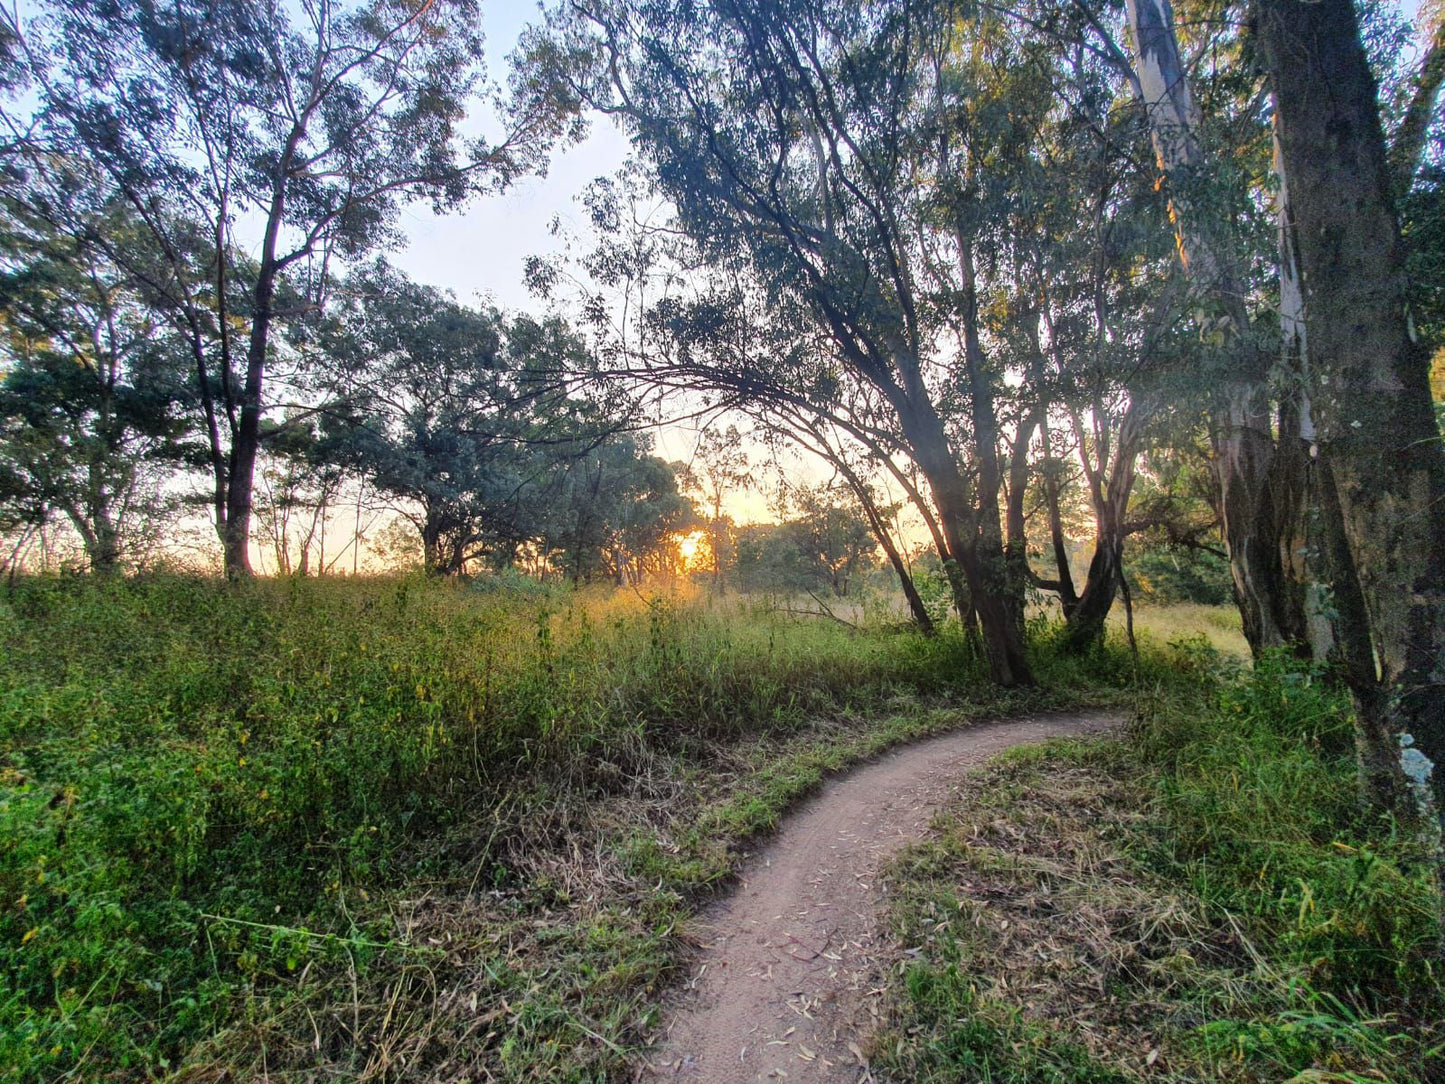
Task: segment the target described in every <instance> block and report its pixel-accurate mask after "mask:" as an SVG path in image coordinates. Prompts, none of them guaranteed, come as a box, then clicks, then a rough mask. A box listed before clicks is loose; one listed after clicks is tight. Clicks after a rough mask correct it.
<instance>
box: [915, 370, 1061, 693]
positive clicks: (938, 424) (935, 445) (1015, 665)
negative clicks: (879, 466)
mask: <svg viewBox="0 0 1445 1084" xmlns="http://www.w3.org/2000/svg"><path fill="white" fill-rule="evenodd" d="M900 421H901V422H902V425H903V429H904V432H905V433H906V434H907V435H908V440H909V443H910V445H912V447H913V453H914V454H913V458H914V462H916V463H917V464H918V467H919V470H921V471H922V472H923V476H924V477H925V478H926V479H927V480H928V485H929V488H930V489H931V490H932V492H933V503H934V505H935V506H936V507H937V509H938V519H939V527H940V529H941V530H942V532H943V537H944V541H945V542H946V543H947V545H948V553H949V556H950V557H952V558H953V560H955V561H956V562H957V563H958V567H959V568H960V569H961V570H962V572H963V577H964V580H965V581H966V582H967V585H968V601H969V602H971V603H972V609H973V611H974V612H976V613H977V615H978V623H979V627H980V631H981V632H982V636H983V643H984V650H985V652H986V654H987V656H988V664H989V673H990V676H992V678H993V680H994V681H996V682H997V683H998V684H1000V685H1002V686H1004V687H1006V688H1008V687H1012V686H1016V685H1031V684H1033V673H1032V671H1031V670H1030V668H1029V663H1028V657H1027V655H1026V653H1025V650H1024V640H1023V629H1022V628H1021V627H1020V625H1019V622H1018V621H1017V620H1016V616H1017V615H1016V614H1015V612H1014V607H1013V606H1011V605H1010V603H1009V589H1008V583H1007V580H1008V569H1007V566H1006V563H1005V560H1004V552H1003V544H1002V538H1001V537H1000V535H1001V532H1000V531H999V529H998V528H999V524H998V503H997V501H996V500H995V502H994V506H993V520H994V530H993V531H991V532H989V531H980V530H979V529H978V526H977V524H976V522H975V520H976V514H975V511H974V507H973V502H972V501H971V500H970V499H969V492H968V483H967V481H966V480H965V479H964V477H963V474H962V472H961V471H960V470H959V468H958V463H957V462H956V461H955V459H954V457H953V452H952V450H951V449H950V448H949V446H948V440H947V437H946V435H945V433H944V429H943V422H942V420H941V419H940V418H939V417H938V414H937V413H936V412H935V411H934V410H933V407H932V404H931V403H929V402H928V401H927V400H926V398H925V399H923V400H922V402H919V401H918V400H917V399H915V400H914V401H913V402H912V403H911V404H910V409H908V410H906V411H900ZM956 601H957V602H959V608H960V609H963V608H964V606H965V605H967V603H965V602H964V600H961V599H956ZM965 621H966V619H965Z"/></svg>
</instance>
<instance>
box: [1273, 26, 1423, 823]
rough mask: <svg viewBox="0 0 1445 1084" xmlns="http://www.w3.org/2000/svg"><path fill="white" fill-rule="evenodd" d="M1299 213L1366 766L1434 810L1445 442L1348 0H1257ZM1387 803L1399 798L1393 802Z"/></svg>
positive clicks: (1327, 510) (1317, 406)
mask: <svg viewBox="0 0 1445 1084" xmlns="http://www.w3.org/2000/svg"><path fill="white" fill-rule="evenodd" d="M1257 32H1258V36H1259V41H1260V45H1261V51H1262V55H1263V59H1264V63H1265V67H1266V70H1267V72H1268V74H1269V77H1270V82H1271V88H1272V91H1273V93H1274V97H1275V112H1276V116H1277V117H1278V133H1279V142H1280V159H1281V163H1282V166H1283V169H1284V173H1285V176H1286V177H1287V179H1288V182H1289V192H1290V206H1291V210H1292V214H1293V218H1294V222H1295V225H1296V227H1297V236H1298V239H1299V256H1300V271H1301V272H1302V275H1301V278H1302V281H1303V283H1304V306H1305V309H1304V311H1305V323H1306V326H1307V328H1308V331H1309V349H1310V364H1311V366H1312V372H1311V374H1310V386H1311V392H1312V397H1311V399H1312V403H1313V408H1314V420H1315V424H1316V426H1317V429H1318V436H1319V443H1320V450H1321V456H1322V458H1323V460H1324V462H1325V464H1326V466H1327V468H1328V471H1329V478H1330V481H1331V483H1332V486H1333V494H1334V497H1335V502H1334V503H1332V502H1329V501H1325V502H1322V514H1323V515H1325V516H1326V517H1328V516H1330V515H1332V514H1335V513H1338V516H1339V524H1340V529H1341V533H1342V535H1343V541H1344V544H1345V550H1346V552H1345V553H1344V554H1343V555H1342V557H1343V558H1344V559H1345V560H1347V561H1348V563H1349V565H1350V570H1352V571H1353V573H1354V576H1355V577H1356V579H1357V580H1358V583H1359V585H1360V588H1361V594H1362V597H1363V601H1364V606H1365V610H1366V616H1367V618H1368V623H1369V635H1370V641H1371V643H1370V646H1371V647H1372V648H1373V658H1374V661H1375V664H1376V665H1375V666H1371V667H1368V669H1367V668H1366V667H1365V666H1364V665H1363V659H1361V660H1360V662H1361V665H1360V666H1359V667H1358V668H1356V667H1351V668H1350V670H1349V673H1350V682H1351V686H1352V690H1353V691H1354V694H1355V703H1356V712H1357V715H1358V716H1359V719H1360V734H1359V737H1360V741H1361V743H1362V746H1363V747H1364V750H1365V755H1363V756H1362V757H1361V763H1362V767H1363V768H1364V769H1365V770H1366V771H1367V772H1368V771H1372V770H1380V766H1381V765H1383V764H1387V763H1389V762H1391V761H1393V772H1395V773H1398V775H1397V776H1396V782H1395V785H1393V786H1390V787H1387V788H1385V789H1386V790H1387V791H1390V792H1399V793H1406V792H1408V793H1412V794H1413V795H1414V797H1415V799H1416V802H1415V803H1414V810H1413V811H1414V812H1415V813H1416V814H1418V815H1419V816H1420V817H1421V818H1422V819H1424V820H1426V822H1427V823H1431V827H1432V830H1433V834H1434V836H1435V838H1436V840H1438V831H1439V823H1438V821H1436V820H1434V816H1433V815H1432V807H1433V814H1434V815H1438V814H1439V813H1440V812H1441V811H1445V767H1438V768H1437V765H1441V764H1442V760H1445V688H1442V686H1445V454H1442V450H1441V445H1440V432H1439V429H1438V428H1437V426H1436V423H1435V415H1434V408H1433V404H1432V402H1431V397H1430V389H1429V384H1428V371H1429V361H1430V359H1429V355H1428V353H1427V351H1426V349H1425V347H1424V345H1423V344H1421V342H1420V341H1419V339H1418V337H1417V336H1416V335H1415V331H1414V327H1413V325H1412V323H1411V320H1410V315H1409V312H1408V311H1407V308H1406V279H1405V271H1404V264H1405V250H1404V247H1403V245H1402V242H1401V239H1400V231H1399V224H1398V222H1397V221H1396V218H1395V212H1394V204H1393V193H1392V181H1391V175H1390V170H1389V165H1388V160H1387V157H1386V152H1385V142H1384V137H1383V134H1382V131H1381V128H1380V120H1379V114H1378V109H1377V105H1376V88H1375V81H1374V78H1373V76H1372V75H1371V73H1370V69H1369V64H1368V62H1367V60H1366V56H1365V51H1364V48H1363V46H1362V44H1361V41H1360V36H1359V27H1358V23H1357V21H1356V15H1355V10H1354V7H1353V5H1352V4H1351V2H1350V0H1311V2H1308V3H1303V2H1300V0H1260V3H1259V7H1258V20H1257ZM1397 811H1399V810H1398V809H1397Z"/></svg>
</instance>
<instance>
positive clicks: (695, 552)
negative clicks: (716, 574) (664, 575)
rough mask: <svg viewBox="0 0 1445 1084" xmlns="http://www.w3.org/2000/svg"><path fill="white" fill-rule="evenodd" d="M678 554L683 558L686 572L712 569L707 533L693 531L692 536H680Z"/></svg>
mask: <svg viewBox="0 0 1445 1084" xmlns="http://www.w3.org/2000/svg"><path fill="white" fill-rule="evenodd" d="M677 553H678V556H680V557H681V558H682V570H683V571H684V572H695V571H696V570H697V569H700V568H710V567H711V564H710V558H711V555H710V553H709V552H708V544H707V532H706V531H693V532H692V533H691V534H685V535H678V536H677Z"/></svg>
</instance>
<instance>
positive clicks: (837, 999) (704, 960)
mask: <svg viewBox="0 0 1445 1084" xmlns="http://www.w3.org/2000/svg"><path fill="white" fill-rule="evenodd" d="M1118 722H1119V720H1118V719H1116V718H1113V717H1110V716H1105V715H1099V714H1083V715H1037V716H1032V717H1027V718H1023V719H1015V720H1010V721H1007V722H995V723H987V724H981V725H976V726H971V727H966V728H964V729H961V730H957V731H954V732H952V733H949V734H945V735H943V736H941V737H937V738H933V739H931V740H928V741H925V742H920V743H918V744H916V745H911V746H906V747H904V748H902V749H899V750H896V751H895V752H893V753H891V754H888V755H886V756H884V757H882V758H880V759H879V760H878V761H876V762H874V763H872V764H870V765H867V766H865V767H863V768H860V769H858V770H856V771H854V772H852V773H850V774H848V775H845V776H842V777H840V778H838V779H836V780H834V781H832V782H830V783H828V784H827V785H826V786H825V787H824V788H823V790H822V791H821V792H820V793H819V794H818V795H817V796H816V797H815V798H813V799H812V800H811V801H809V802H808V803H807V804H805V805H804V806H803V807H802V808H801V809H800V810H799V811H798V812H796V813H794V814H793V815H792V816H790V817H789V818H787V819H786V820H785V821H784V822H783V824H782V826H781V828H780V829H779V831H778V834H777V835H776V836H774V837H773V839H772V840H771V841H770V842H769V843H768V845H767V846H766V847H765V848H764V849H762V850H760V851H758V852H757V853H756V854H754V855H753V856H752V857H751V858H750V860H749V861H748V863H747V864H746V865H745V866H744V868H743V871H742V874H741V878H740V881H741V883H740V885H739V886H738V888H737V889H736V890H735V891H734V892H733V893H732V894H731V895H729V896H728V897H727V898H725V899H723V900H720V901H719V902H718V903H717V904H715V905H714V906H713V907H711V908H710V909H709V910H708V911H706V912H705V913H704V914H703V915H702V916H701V917H700V918H699V919H698V921H697V923H696V925H695V927H694V932H695V933H696V935H697V937H698V939H699V942H700V944H701V946H702V950H701V951H700V952H699V954H698V958H697V960H696V964H695V966H694V969H693V973H692V978H691V979H690V981H689V982H688V983H687V984H686V986H685V987H684V989H683V990H682V992H681V993H680V994H679V995H678V996H677V997H675V998H674V999H673V1000H672V1001H671V1002H670V1003H669V1004H668V1005H666V1006H664V1020H665V1021H666V1035H665V1037H664V1039H663V1041H662V1043H661V1044H660V1046H659V1048H658V1049H657V1050H656V1051H655V1052H654V1054H653V1056H652V1058H651V1060H650V1064H647V1065H643V1066H640V1067H639V1069H638V1072H637V1076H636V1079H638V1080H647V1081H664V1080H678V1081H706V1082H707V1084H736V1082H743V1081H760V1080H761V1081H778V1080H787V1081H792V1082H794V1084H800V1082H828V1084H840V1082H844V1081H855V1082H856V1081H865V1080H870V1079H871V1074H870V1073H869V1070H868V1066H867V1061H866V1056H865V1050H866V1044H867V1037H868V1036H869V1035H870V1034H871V1033H872V1032H873V1031H874V1030H876V1028H877V1026H878V1024H879V1022H880V1018H881V1014H882V1012H883V1006H882V997H883V993H884V991H883V990H882V989H881V988H877V987H876V986H874V985H873V984H872V982H871V981H870V980H871V979H872V978H873V977H874V976H876V975H877V974H878V971H877V969H876V964H877V961H878V959H879V957H880V954H881V953H883V952H885V951H886V938H885V936H884V934H883V931H882V930H881V929H880V927H879V925H878V923H877V918H876V909H877V904H878V898H879V891H878V886H877V878H878V875H879V871H880V870H881V869H882V868H883V866H884V865H885V863H886V861H887V859H888V858H889V857H890V856H891V855H893V854H894V853H895V852H896V851H898V850H899V849H900V848H901V847H903V846H904V845H905V844H907V843H910V842H913V841H915V840H918V839H921V838H922V837H923V835H924V834H925V832H926V831H927V828H928V825H929V821H930V818H931V817H932V815H933V813H934V811H935V810H936V809H938V808H939V807H940V806H941V805H943V804H944V803H945V802H946V801H947V799H948V798H949V796H950V795H951V794H952V793H953V792H955V791H956V790H957V789H958V787H959V785H960V781H961V778H962V776H963V775H964V773H965V771H966V770H967V769H969V768H971V767H974V766H976V765H978V764H980V763H981V762H983V761H984V760H986V759H987V758H988V757H990V756H992V755H993V754H995V753H999V752H1001V751H1003V750H1004V749H1007V748H1010V747H1011V746H1015V745H1020V744H1024V743H1027V742H1037V741H1042V740H1044V739H1046V738H1053V737H1068V736H1081V735H1087V734H1095V733H1100V732H1102V731H1104V730H1107V729H1110V728H1112V727H1113V726H1116V725H1117V724H1118Z"/></svg>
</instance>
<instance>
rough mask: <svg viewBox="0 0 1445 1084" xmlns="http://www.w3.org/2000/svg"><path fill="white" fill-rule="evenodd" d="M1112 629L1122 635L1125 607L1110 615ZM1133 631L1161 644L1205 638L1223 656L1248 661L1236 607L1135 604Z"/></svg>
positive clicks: (1188, 603)
mask: <svg viewBox="0 0 1445 1084" xmlns="http://www.w3.org/2000/svg"><path fill="white" fill-rule="evenodd" d="M1109 626H1110V628H1111V629H1113V630H1115V631H1116V633H1117V634H1122V631H1123V628H1124V612H1123V607H1122V606H1116V607H1115V608H1114V610H1113V612H1112V613H1110V615H1109ZM1134 627H1135V629H1136V630H1138V631H1139V632H1140V633H1142V634H1144V635H1147V636H1149V637H1151V638H1152V639H1153V640H1154V641H1155V643H1158V644H1167V643H1170V642H1171V641H1174V640H1179V639H1181V638H1187V637H1198V636H1203V637H1204V638H1205V639H1206V640H1207V641H1208V642H1209V645H1210V646H1211V647H1212V648H1214V650H1215V651H1218V652H1219V653H1220V654H1222V655H1225V656H1227V657H1229V658H1233V659H1240V660H1247V659H1248V658H1249V643H1248V642H1247V641H1246V640H1245V638H1244V632H1243V630H1242V629H1241V627H1240V620H1239V610H1238V609H1236V608H1235V607H1233V606H1204V605H1201V604H1199V603H1196V602H1176V603H1169V604H1165V605H1160V604H1153V603H1150V604H1142V603H1136V604H1135V606H1134Z"/></svg>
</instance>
